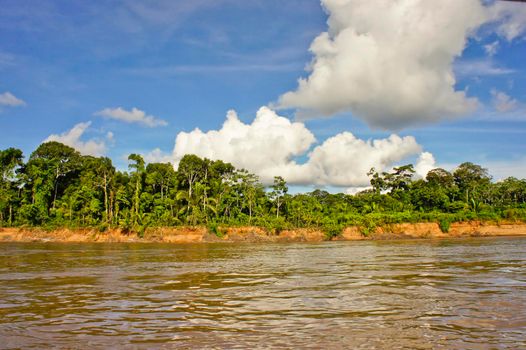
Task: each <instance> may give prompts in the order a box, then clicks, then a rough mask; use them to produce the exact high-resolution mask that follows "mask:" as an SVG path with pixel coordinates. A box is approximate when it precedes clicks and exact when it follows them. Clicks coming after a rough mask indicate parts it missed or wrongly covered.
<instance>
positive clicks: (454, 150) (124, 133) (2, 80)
mask: <svg viewBox="0 0 526 350" xmlns="http://www.w3.org/2000/svg"><path fill="white" fill-rule="evenodd" d="M524 6H525V7H526V5H524ZM0 9H1V10H0V38H1V40H0V74H1V75H0V148H7V147H11V146H13V147H18V148H21V149H22V150H23V151H24V152H25V154H26V155H29V153H30V152H31V151H32V150H34V149H35V148H36V147H37V146H38V145H39V144H40V143H41V142H42V141H43V140H45V139H47V138H48V137H49V136H50V135H52V134H62V133H65V132H67V131H68V130H70V129H72V128H73V127H74V126H75V125H77V124H79V123H82V122H91V124H90V125H89V126H88V127H86V129H85V131H84V132H83V134H82V136H81V139H82V140H84V141H88V140H90V139H94V140H95V141H98V142H104V144H105V150H104V152H103V153H104V154H105V155H107V156H109V157H111V158H112V159H113V160H114V163H115V164H116V165H117V166H119V167H120V168H125V167H126V161H125V157H126V156H127V155H128V154H129V153H133V152H138V153H143V154H146V153H148V152H151V151H152V150H154V149H156V148H159V149H160V150H161V151H163V152H164V153H165V154H167V155H169V154H171V153H172V151H173V148H174V140H175V138H176V136H177V135H178V134H179V133H180V132H181V131H186V132H190V131H191V130H193V129H194V128H196V127H198V128H200V129H201V130H203V131H208V130H217V129H219V128H221V125H222V124H223V122H224V121H225V115H226V112H227V111H228V110H230V109H235V110H236V111H237V113H238V116H239V119H240V120H241V121H242V122H245V123H251V122H252V119H253V118H254V116H255V114H256V112H257V111H258V109H259V108H260V107H261V106H264V105H267V104H269V103H272V102H276V101H278V99H279V97H280V96H281V95H283V94H284V93H286V92H287V91H294V90H295V89H296V88H297V86H298V83H297V79H298V78H300V77H304V78H305V77H308V76H309V72H306V71H305V68H306V66H307V65H308V64H309V62H310V61H311V60H312V58H313V54H312V53H311V52H309V46H310V45H311V42H312V41H313V40H314V39H315V38H316V37H317V36H318V35H319V34H320V33H322V32H324V31H326V30H327V19H328V12H327V11H324V10H323V8H322V6H321V5H320V2H319V1H318V0H288V1H278V0H253V1H241V0H193V1H178V0H174V1H168V0H159V1H126V0H113V1H80V0H79V1H77V0H67V1H60V0H55V1H50V0H41V1H38V2H35V1H30V0H0ZM515 20H517V19H515ZM524 21H526V18H525V19H524ZM486 27H487V28H486ZM486 27H485V26H482V27H481V28H480V29H479V30H478V31H477V34H476V35H473V36H471V37H470V38H468V41H467V44H466V45H465V48H464V49H463V50H462V54H461V57H458V58H456V59H455V63H454V72H455V77H456V85H455V89H456V90H458V91H466V93H467V95H468V96H469V97H475V98H477V99H478V101H479V105H478V107H477V108H476V109H475V110H470V111H469V113H465V114H464V115H457V116H455V117H454V118H450V119H449V120H442V119H441V118H440V119H439V120H438V121H434V122H425V123H423V125H422V124H420V123H415V124H414V125H413V124H410V125H404V126H403V127H401V128H395V129H396V130H383V129H382V128H378V127H375V126H373V127H371V126H369V125H370V123H368V122H367V119H365V117H364V118H361V117H360V116H358V113H356V111H354V110H349V111H344V112H340V113H338V114H337V115H336V116H332V117H330V118H329V117H321V118H314V119H307V120H301V121H302V122H304V123H305V126H306V127H307V128H308V129H309V130H310V131H311V132H312V133H313V134H314V136H315V137H316V140H317V142H318V144H319V143H321V142H323V141H324V140H325V139H327V138H330V137H332V136H334V135H336V134H338V133H341V132H345V131H349V132H352V133H353V134H354V135H355V136H356V137H357V138H359V139H364V140H369V139H378V138H386V137H388V136H389V135H391V134H392V133H396V134H398V135H400V136H413V137H414V138H415V139H416V141H417V142H418V144H419V145H420V146H421V147H422V149H423V150H425V151H427V152H431V153H432V154H433V155H434V158H435V159H436V163H437V165H444V166H450V167H451V166H453V165H455V164H459V163H461V162H463V161H473V162H475V163H479V164H482V165H485V166H487V167H489V168H490V170H491V171H492V172H493V174H495V177H496V178H501V177H503V176H507V175H513V176H518V177H522V178H524V177H525V176H524V174H523V173H522V171H523V170H526V156H525V154H526V107H525V105H526V79H525V78H526V72H525V70H526V60H525V59H524V58H525V57H526V41H525V38H526V37H525V36H524V33H522V32H521V33H520V34H519V35H517V36H515V37H514V38H513V39H512V40H508V39H507V38H505V37H504V36H503V35H499V34H498V33H497V32H496V30H491V28H490V26H489V25H488V26H486ZM490 45H493V46H492V47H493V49H492V48H491V46H490ZM400 84H401V85H403V84H404V82H403V81H400ZM1 94H4V95H1ZM6 94H9V95H10V96H12V97H13V98H16V99H18V101H23V103H22V102H20V103H13V101H12V100H11V102H9V101H10V100H9V98H8V96H7V95H6ZM1 96H3V97H4V100H2V98H1ZM2 101H3V102H2ZM118 107H120V108H121V109H122V110H124V111H131V110H132V108H134V107H135V108H137V109H138V110H140V111H144V112H145V114H146V115H149V116H152V117H153V118H155V120H163V121H166V123H167V125H159V126H156V127H148V126H147V125H144V124H140V123H127V122H123V121H122V120H119V119H118V118H110V117H108V116H106V117H104V113H100V112H101V111H103V110H105V109H116V108H118ZM296 111H297V110H296V109H295V108H286V109H282V110H280V111H279V112H278V113H279V114H280V115H282V116H286V117H288V118H289V119H290V120H294V118H295V113H296ZM98 112H99V113H98ZM108 132H111V133H112V136H109V135H108ZM315 145H316V144H313V146H315ZM295 157H296V159H297V160H298V162H301V160H302V159H305V158H306V157H308V156H307V155H306V154H304V155H303V156H297V154H296V156H295ZM413 158H414V157H413ZM410 160H412V161H413V160H414V159H410Z"/></svg>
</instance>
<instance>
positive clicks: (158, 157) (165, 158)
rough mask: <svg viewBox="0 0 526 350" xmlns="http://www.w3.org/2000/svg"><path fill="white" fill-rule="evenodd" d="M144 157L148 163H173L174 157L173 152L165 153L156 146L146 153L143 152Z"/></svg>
mask: <svg viewBox="0 0 526 350" xmlns="http://www.w3.org/2000/svg"><path fill="white" fill-rule="evenodd" d="M143 159H144V161H145V162H146V163H172V162H173V157H172V155H171V154H167V153H164V152H163V151H162V150H161V149H160V148H156V149H154V150H153V151H150V152H148V153H146V154H143Z"/></svg>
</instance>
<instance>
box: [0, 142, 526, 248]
mask: <svg viewBox="0 0 526 350" xmlns="http://www.w3.org/2000/svg"><path fill="white" fill-rule="evenodd" d="M255 156H257V155H255ZM128 162H129V168H128V171H119V170H117V169H116V168H115V167H114V166H113V164H112V161H111V159H109V158H105V157H99V158H97V157H92V156H83V155H80V154H79V153H78V152H77V151H75V150H74V149H73V148H71V147H69V146H66V145H64V144H61V143H59V142H54V141H53V142H46V143H43V144H41V145H40V146H39V147H38V148H37V149H36V150H35V151H34V152H33V153H31V155H30V156H29V158H28V160H27V162H25V161H24V155H23V153H22V151H21V150H18V149H15V148H8V149H5V150H2V151H0V166H1V169H0V171H1V178H0V227H40V228H44V229H57V228H71V229H75V228H94V229H97V230H98V231H100V232H104V231H106V230H108V229H110V228H119V229H121V230H122V231H123V232H126V233H127V234H131V235H137V236H138V237H141V236H142V235H143V234H144V232H145V230H146V229H148V228H155V227H173V226H187V227H196V226H200V227H206V228H207V229H208V231H209V232H211V233H213V234H215V235H221V234H222V230H223V228H224V227H235V226H254V227H260V228H262V229H265V230H267V231H268V232H271V233H279V232H280V231H281V230H284V229H293V228H316V229H319V230H321V231H323V232H324V233H325V235H326V236H327V237H328V238H331V237H335V236H338V235H340V234H341V233H342V231H343V229H344V228H345V227H349V226H356V227H359V229H360V232H361V234H362V235H364V236H367V235H368V234H369V233H370V232H372V231H373V230H374V229H375V228H377V227H381V226H383V225H389V224H398V223H422V222H436V223H438V224H439V226H440V229H441V230H442V231H443V232H447V231H448V230H449V226H450V224H451V223H453V222H463V221H472V220H478V221H490V222H497V223H498V222H502V221H506V222H510V221H512V222H522V221H526V180H524V179H517V178H513V177H510V178H507V179H504V180H502V181H498V182H494V181H492V178H491V177H490V175H489V174H488V170H487V169H484V168H483V167H481V166H480V165H477V164H473V163H470V162H465V163H462V164H460V165H459V166H458V167H457V168H456V169H454V171H453V172H449V171H447V170H444V169H441V168H437V169H433V170H431V171H430V172H429V173H428V174H427V176H426V178H425V179H417V178H415V176H414V169H413V165H411V164H408V165H403V166H399V167H395V168H394V169H393V170H392V171H391V172H378V171H376V170H375V169H371V171H370V172H369V173H368V175H369V177H370V184H371V187H370V189H367V190H364V191H362V192H359V193H356V194H354V195H350V194H344V193H337V194H332V193H329V192H327V191H325V190H322V189H316V190H314V191H312V192H309V193H296V194H289V193H288V192H289V189H288V186H287V183H286V182H285V180H284V179H283V178H282V177H279V176H276V177H275V178H274V183H273V184H270V185H268V186H264V185H263V184H262V183H261V182H260V180H259V179H258V177H257V176H256V175H254V174H252V173H250V172H248V171H247V170H244V169H236V168H235V167H234V166H233V165H231V164H229V163H225V162H223V161H221V160H209V159H206V158H205V159H201V158H199V157H198V156H196V155H186V156H184V157H183V158H182V160H181V161H180V163H179V164H178V167H177V169H174V166H173V165H172V164H170V163H150V164H145V161H144V159H143V158H142V157H141V156H140V155H138V154H131V155H129V157H128Z"/></svg>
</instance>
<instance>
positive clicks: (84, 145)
mask: <svg viewBox="0 0 526 350" xmlns="http://www.w3.org/2000/svg"><path fill="white" fill-rule="evenodd" d="M90 125H91V122H86V123H79V124H77V125H75V126H74V127H73V128H72V129H71V130H68V131H66V132H64V133H62V134H53V135H50V136H49V137H48V138H47V139H45V140H44V142H48V141H57V142H60V143H63V144H65V145H68V146H70V147H73V148H75V149H76V150H77V151H79V152H80V153H81V154H83V155H90V156H96V157H98V156H102V155H104V154H105V153H106V143H105V142H104V141H103V140H95V139H91V140H88V141H82V140H81V137H82V136H83V135H84V133H85V132H86V130H87V129H88V128H89V127H90ZM107 138H108V140H110V141H111V140H113V133H108V135H107Z"/></svg>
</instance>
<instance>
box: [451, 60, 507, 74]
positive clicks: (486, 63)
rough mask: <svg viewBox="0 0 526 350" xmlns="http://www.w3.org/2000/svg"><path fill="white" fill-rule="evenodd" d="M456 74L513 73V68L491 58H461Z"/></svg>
mask: <svg viewBox="0 0 526 350" xmlns="http://www.w3.org/2000/svg"><path fill="white" fill-rule="evenodd" d="M454 70H455V74H456V75H457V76H459V77H462V78H464V77H481V76H492V75H506V74H512V73H514V72H515V71H514V70H513V69H509V68H505V67H499V66H497V65H496V64H495V62H493V60H491V59H482V60H461V61H458V62H457V63H456V64H455V67H454Z"/></svg>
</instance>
